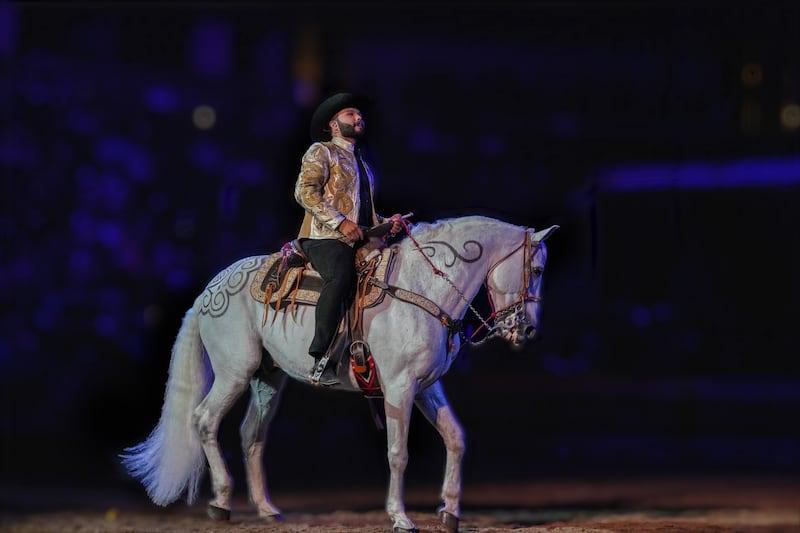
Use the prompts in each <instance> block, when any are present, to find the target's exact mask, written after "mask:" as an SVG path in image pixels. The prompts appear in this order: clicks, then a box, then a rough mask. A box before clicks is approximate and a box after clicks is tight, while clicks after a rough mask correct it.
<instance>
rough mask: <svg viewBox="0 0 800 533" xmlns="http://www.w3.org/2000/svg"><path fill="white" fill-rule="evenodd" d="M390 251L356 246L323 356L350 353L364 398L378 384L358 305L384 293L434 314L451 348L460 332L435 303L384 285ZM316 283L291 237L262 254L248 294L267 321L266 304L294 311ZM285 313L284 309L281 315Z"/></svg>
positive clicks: (314, 292) (315, 290) (310, 300)
mask: <svg viewBox="0 0 800 533" xmlns="http://www.w3.org/2000/svg"><path fill="white" fill-rule="evenodd" d="M394 259H395V255H394V250H393V248H391V247H386V246H385V245H384V244H383V243H380V244H379V245H376V244H373V243H369V244H367V245H366V246H362V247H361V248H358V249H357V250H356V274H357V278H358V280H357V285H356V297H355V299H354V301H353V305H352V306H351V308H350V310H349V311H348V313H347V314H346V315H345V318H344V319H343V320H342V324H341V325H340V327H339V329H338V331H337V334H336V338H335V339H334V341H333V343H332V346H331V348H330V349H329V350H328V353H327V354H326V355H325V357H330V356H331V355H333V356H334V357H338V355H339V354H341V353H347V354H348V355H349V356H350V365H351V367H352V368H353V375H354V376H355V379H356V382H357V383H358V386H359V388H360V389H361V391H362V392H363V393H364V394H365V395H366V396H367V397H376V396H380V395H381V389H380V384H379V382H378V379H377V373H376V372H375V362H374V361H373V358H372V353H371V352H370V350H369V346H368V345H367V343H366V342H365V341H364V335H363V331H362V321H361V319H362V316H363V311H364V309H368V308H370V307H374V306H376V305H378V304H379V303H381V302H382V301H383V298H384V297H385V296H386V295H387V294H388V295H389V296H391V297H393V298H397V299H398V300H402V301H405V302H408V303H411V304H414V305H416V306H418V307H420V308H422V309H424V310H425V311H427V312H428V313H429V314H431V315H433V316H434V317H436V319H437V320H439V322H440V323H441V324H442V326H443V327H445V328H447V330H448V342H449V344H450V346H451V348H452V346H453V345H454V341H453V338H454V337H455V336H456V335H463V333H462V332H461V321H460V320H456V319H453V318H451V317H450V316H449V315H448V314H447V313H446V312H444V311H443V310H442V309H441V308H440V307H439V306H438V305H436V304H435V303H434V302H432V301H430V300H429V299H427V298H425V297H424V296H422V295H419V294H416V293H413V292H411V291H407V290H405V289H401V288H399V287H394V286H392V285H388V284H387V283H386V280H387V279H388V277H389V274H390V273H391V269H392V265H393V263H394ZM321 288H322V277H321V276H320V275H319V273H318V272H317V271H316V270H314V269H313V268H312V266H311V264H310V263H308V262H307V261H306V258H305V256H304V254H303V253H302V251H301V250H300V246H299V244H298V242H297V241H291V242H289V243H286V244H285V245H284V246H283V248H282V249H281V251H280V252H276V253H274V254H272V255H268V256H265V257H264V259H263V262H262V264H261V266H260V267H259V269H258V270H257V271H256V273H255V275H254V277H253V281H252V282H251V284H250V295H251V296H252V297H253V298H254V299H255V300H257V301H259V302H262V303H264V305H265V307H264V320H263V322H262V326H264V325H266V323H267V315H268V309H267V306H269V307H270V308H272V309H273V310H275V312H274V313H273V316H272V322H274V321H275V319H276V318H277V315H278V313H277V311H278V310H285V311H286V314H294V313H295V312H296V311H297V305H316V303H317V301H318V300H319V294H320V290H321ZM285 316H286V315H285V314H284V317H285Z"/></svg>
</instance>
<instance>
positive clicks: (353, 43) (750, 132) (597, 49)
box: [0, 2, 800, 494]
mask: <svg viewBox="0 0 800 533" xmlns="http://www.w3.org/2000/svg"><path fill="white" fill-rule="evenodd" d="M798 28H800V9H798V8H796V7H791V8H790V7H772V8H767V7H758V8H756V7H727V8H725V9H722V8H718V7H706V6H704V5H703V4H702V3H700V4H697V3H692V4H688V3H686V4H680V3H679V4H677V5H673V4H658V3H656V4H649V5H648V6H647V7H644V6H640V5H638V4H635V3H628V2H616V3H583V2H577V3H576V2H565V3H556V2H552V3H550V2H546V3H521V2H520V3H512V2H495V3H492V4H483V3H479V2H472V3H465V4H461V3H455V2H454V3H414V2H409V3H395V4H387V5H385V6H384V7H381V8H376V7H370V4H368V3H364V4H358V3H346V4H338V5H336V6H335V7H334V6H330V5H327V4H324V3H309V2H299V3H274V4H254V3H253V4H250V3H244V4H243V3H236V2H231V3H225V4H223V3H196V2H191V3H189V2H186V3H181V2H170V3H158V4H156V3H113V4H104V3H72V4H70V3H35V2H34V3H25V4H23V3H7V2H6V3H0V65H1V67H0V103H2V136H1V137H0V164H2V198H3V203H2V206H3V209H2V215H0V235H2V252H1V253H0V294H1V295H2V306H3V318H2V326H1V329H0V390H2V399H3V411H2V419H1V421H2V428H1V430H2V446H3V453H2V459H1V460H2V469H1V470H2V479H1V480H0V482H1V483H2V485H4V486H13V485H16V484H27V485H53V486H76V485H81V486H83V485H85V486H101V487H115V488H123V487H124V488H129V489H130V490H131V491H133V492H135V493H136V494H140V493H141V492H142V491H141V488H140V487H139V486H138V485H137V484H136V483H135V482H133V481H132V480H130V478H128V477H127V476H126V475H125V474H124V472H122V470H121V469H120V467H119V466H118V462H117V460H116V454H118V453H119V452H120V451H121V450H122V449H123V448H124V447H125V446H129V445H132V444H135V443H137V442H140V441H141V440H143V439H144V438H145V437H146V436H147V434H148V432H149V431H150V430H151V429H152V427H153V426H154V425H155V423H156V422H157V420H158V417H159V413H160V408H161V400H162V395H163V387H164V384H165V382H166V375H167V374H166V373H167V366H168V362H169V353H170V348H171V345H172V342H173V340H174V337H175V334H176V333H177V330H178V327H179V325H180V319H181V317H182V316H183V313H184V312H185V310H186V309H188V308H189V307H190V306H191V304H192V301H193V299H194V298H195V296H196V295H197V294H198V293H199V292H200V291H201V290H202V289H203V287H204V286H205V284H206V282H207V281H208V280H209V279H210V278H211V277H212V276H213V275H214V274H215V273H216V272H217V271H218V270H220V269H221V268H223V267H225V266H227V265H228V264H230V263H232V262H233V261H235V260H236V259H239V258H241V257H245V256H248V255H253V254H265V253H271V252H273V251H276V250H278V249H279V248H280V246H281V245H282V244H283V243H284V242H286V241H287V240H289V239H291V238H293V237H294V235H295V234H296V231H297V229H298V227H299V223H300V221H301V218H302V211H301V210H300V208H299V206H297V205H296V204H295V202H294V200H293V198H292V192H293V187H294V180H295V177H296V175H297V171H298V169H299V161H300V157H301V155H302V154H303V152H304V151H305V149H306V148H307V146H308V144H309V140H308V136H307V125H308V121H309V118H310V115H311V113H312V112H313V109H314V107H315V105H316V103H317V102H318V101H319V100H320V99H321V98H322V97H324V96H325V95H327V94H329V93H331V92H334V91H338V90H348V91H353V92H358V93H361V94H367V95H369V96H370V97H371V98H372V100H373V107H372V109H371V110H370V114H369V115H368V116H367V123H368V127H369V130H370V137H369V149H370V155H371V159H372V160H373V162H374V164H375V166H376V168H377V170H378V175H379V185H378V192H377V196H378V199H377V205H378V208H379V211H380V212H382V213H384V214H391V213H394V212H403V213H405V212H408V211H413V212H414V213H415V217H414V218H415V220H417V221H433V220H436V219H439V218H445V217H452V216H461V215H468V214H484V215H489V216H493V217H496V218H501V219H503V220H506V221H508V222H512V223H515V224H519V225H526V226H532V227H535V228H544V227H546V226H549V225H551V224H559V225H560V226H561V229H560V230H559V231H558V232H556V233H555V234H554V235H553V237H552V238H551V239H550V241H549V242H548V245H549V250H550V259H549V263H548V272H547V274H546V287H545V306H544V314H543V326H542V331H541V338H540V339H539V340H538V341H537V342H536V343H533V344H532V345H530V346H528V347H526V348H525V349H524V350H523V351H522V352H518V353H517V352H512V351H510V350H509V349H508V348H507V347H506V346H505V345H504V344H503V343H501V342H497V343H492V344H489V345H487V346H485V347H483V348H481V349H479V350H473V351H469V352H465V353H464V354H463V357H462V358H461V359H459V360H458V361H457V363H456V364H455V366H454V367H453V369H452V370H451V372H450V373H449V374H448V375H447V376H446V377H445V386H446V389H447V391H448V393H449V396H450V398H451V400H452V403H453V405H454V409H455V410H456V413H457V414H458V415H459V417H460V419H461V420H462V422H463V424H464V426H465V428H466V431H467V447H468V451H467V455H466V457H465V463H464V468H465V473H464V482H465V485H466V486H467V487H469V485H470V484H471V483H477V482H481V481H496V480H505V479H536V478H540V477H543V476H566V475H591V474H598V475H640V474H652V473H671V472H711V473H725V472H743V471H746V472H766V473H793V474H797V473H800V431H798V422H797V420H798V410H799V409H798V408H800V363H799V362H798V356H797V352H798V348H797V335H796V333H795V332H796V328H797V324H796V319H797V316H798V313H797V312H796V307H797V301H798V297H799V296H800V290H799V288H800V286H799V285H798V281H797V276H796V272H797V270H798V267H800V261H799V260H798V258H799V254H800V252H798V238H797V230H798V227H800V215H798V201H799V200H800V185H799V183H800V154H799V153H798V139H800V130H799V129H798V122H799V121H800V109H799V108H798V107H797V105H798V103H800V31H798ZM200 106H207V107H200ZM209 109H211V110H213V114H214V116H213V120H212V119H211V117H210V116H209ZM479 306H480V307H481V309H484V310H485V304H484V303H483V302H481V303H480V304H479ZM242 407H243V403H242V402H240V403H239V404H237V406H236V407H235V408H234V410H233V412H232V413H231V415H229V417H228V418H227V419H226V423H225V425H224V426H223V431H222V440H223V444H224V446H225V448H226V453H227V454H228V457H229V461H230V465H231V468H232V470H233V472H234V477H235V478H236V481H237V487H238V490H241V488H242V487H244V479H243V477H242V472H241V459H240V457H241V454H240V452H239V451H238V436H237V426H238V423H239V421H240V417H241V415H242ZM443 455H444V451H443V448H442V446H441V444H440V442H439V440H438V437H437V436H436V435H435V433H434V432H433V430H432V429H431V428H429V427H428V426H427V424H426V423H425V422H424V420H423V419H422V417H418V416H417V415H416V414H415V415H414V418H413V421H412V431H411V439H410V463H409V470H408V476H409V480H410V482H411V483H417V484H432V483H438V480H439V477H440V474H441V472H442V469H443ZM266 461H267V465H268V468H269V469H270V481H271V485H272V489H273V492H274V493H279V492H280V490H281V488H292V487H293V488H302V487H307V486H321V487H332V486H335V485H336V484H337V483H347V484H348V485H350V486H354V485H362V484H363V485H369V486H381V485H382V484H383V483H384V482H385V479H386V471H387V467H386V465H385V435H384V434H383V433H381V432H379V431H377V430H375V429H374V428H373V427H372V426H371V422H370V418H369V415H368V409H367V406H366V403H365V402H364V401H363V400H362V399H361V397H360V396H359V395H357V394H344V393H324V392H321V391H318V390H315V389H313V388H311V387H308V386H305V385H302V384H300V383H291V384H289V386H288V388H287V390H286V392H285V395H284V400H283V402H282V405H281V407H280V413H279V415H278V417H277V419H276V421H275V422H274V426H273V431H272V433H271V440H270V442H269V445H268V448H267V457H266ZM322 465H324V466H322ZM353 466H355V468H353Z"/></svg>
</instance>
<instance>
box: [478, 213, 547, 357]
mask: <svg viewBox="0 0 800 533" xmlns="http://www.w3.org/2000/svg"><path fill="white" fill-rule="evenodd" d="M557 229H558V226H551V227H549V228H547V229H544V230H541V231H536V232H534V231H533V230H530V229H529V230H526V232H525V239H524V241H523V243H522V244H521V245H520V246H519V247H517V248H516V249H514V250H513V251H511V252H510V253H509V254H508V255H506V256H505V257H504V258H502V259H500V260H499V261H498V262H497V263H495V264H494V265H493V266H492V267H491V268H490V269H489V273H488V274H487V276H486V288H487V291H488V294H489V301H490V302H491V304H492V308H493V316H494V334H496V335H500V336H501V337H503V338H504V339H505V340H507V341H508V342H509V343H511V346H512V347H514V348H521V347H522V346H523V345H524V344H525V343H526V342H528V341H529V340H532V339H533V337H534V336H535V335H536V330H537V328H538V327H539V307H540V306H539V304H540V302H541V300H542V297H541V291H542V274H543V273H544V265H545V262H546V261H547V246H546V245H545V243H544V241H545V239H547V237H549V236H550V234H551V233H553V232H554V231H555V230H557Z"/></svg>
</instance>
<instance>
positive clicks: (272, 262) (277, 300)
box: [250, 240, 394, 310]
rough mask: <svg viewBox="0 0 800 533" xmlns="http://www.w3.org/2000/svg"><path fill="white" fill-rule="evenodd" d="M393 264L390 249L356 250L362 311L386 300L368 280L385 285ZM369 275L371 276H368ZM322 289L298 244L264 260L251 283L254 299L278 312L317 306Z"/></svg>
mask: <svg viewBox="0 0 800 533" xmlns="http://www.w3.org/2000/svg"><path fill="white" fill-rule="evenodd" d="M393 261H394V252H393V250H392V249H391V248H388V247H377V246H372V245H366V246H363V247H361V248H359V249H358V250H356V272H357V273H358V288H357V291H358V292H357V294H358V295H359V296H360V297H361V302H360V306H361V308H362V309H367V308H369V307H373V306H375V305H378V304H379V303H381V301H382V300H383V297H384V294H385V293H384V291H383V290H382V289H381V288H380V287H378V286H377V285H374V284H371V283H367V279H368V278H370V277H372V278H374V279H376V280H378V281H382V282H385V281H386V279H387V277H388V275H389V272H390V270H391V266H392V263H393ZM367 271H368V273H369V275H368V276H367V275H364V273H365V272H367ZM321 289H322V277H321V276H320V275H319V273H318V272H317V271H316V270H314V268H313V267H312V266H311V263H309V262H308V261H307V259H306V257H305V256H304V255H303V253H302V251H301V248H300V246H299V245H298V243H297V241H296V240H294V241H291V242H289V243H286V244H285V245H284V246H283V248H282V250H281V251H280V252H276V253H274V254H271V255H268V256H266V257H264V259H263V260H262V263H261V266H260V267H259V269H258V270H257V271H256V273H255V275H254V276H253V281H252V282H251V283H250V295H251V296H252V297H253V298H254V299H255V300H257V301H259V302H262V303H264V304H265V305H266V304H269V306H270V307H271V308H272V309H277V310H281V309H286V308H291V309H290V310H294V306H296V305H316V303H317V301H318V300H319V294H320V290H321Z"/></svg>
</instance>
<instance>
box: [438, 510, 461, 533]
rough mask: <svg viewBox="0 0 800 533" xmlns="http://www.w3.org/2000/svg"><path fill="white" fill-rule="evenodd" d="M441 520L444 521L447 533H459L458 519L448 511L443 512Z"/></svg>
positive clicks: (440, 514) (440, 516)
mask: <svg viewBox="0 0 800 533" xmlns="http://www.w3.org/2000/svg"><path fill="white" fill-rule="evenodd" d="M439 518H440V519H441V520H442V525H443V526H444V530H445V531H447V533H458V517H457V516H456V515H454V514H452V513H448V512H447V511H441V512H440V513H439Z"/></svg>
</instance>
